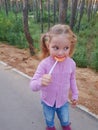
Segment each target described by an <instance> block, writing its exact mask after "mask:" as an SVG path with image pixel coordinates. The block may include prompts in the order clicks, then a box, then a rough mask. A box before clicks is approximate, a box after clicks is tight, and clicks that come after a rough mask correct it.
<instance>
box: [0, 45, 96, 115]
mask: <svg viewBox="0 0 98 130" xmlns="http://www.w3.org/2000/svg"><path fill="white" fill-rule="evenodd" d="M0 60H1V61H4V62H5V63H7V64H8V65H10V66H12V67H14V68H17V69H18V70H20V71H22V72H24V73H25V74H27V75H29V76H33V74H34V72H35V70H36V68H37V66H38V64H39V62H40V60H39V58H38V56H31V55H30V53H29V50H28V49H18V48H16V47H13V46H10V45H6V44H1V43H0ZM76 80H77V85H78V89H79V103H78V104H80V105H82V106H85V107H86V108H88V110H89V111H90V112H92V113H94V114H96V115H98V73H96V72H95V71H93V70H91V69H89V68H78V67H77V68H76Z"/></svg>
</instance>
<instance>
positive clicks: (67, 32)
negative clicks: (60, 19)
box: [41, 24, 77, 58]
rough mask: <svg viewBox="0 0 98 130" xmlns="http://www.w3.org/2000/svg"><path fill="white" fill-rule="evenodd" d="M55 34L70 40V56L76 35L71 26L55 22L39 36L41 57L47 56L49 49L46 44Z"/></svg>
mask: <svg viewBox="0 0 98 130" xmlns="http://www.w3.org/2000/svg"><path fill="white" fill-rule="evenodd" d="M57 35H63V36H65V37H67V38H68V39H69V40H70V43H71V48H70V53H69V55H70V56H72V54H73V52H74V48H75V44H76V42H77V37H76V35H75V34H74V33H73V32H72V30H71V28H70V27H69V26H68V25H63V24H57V25H54V26H53V27H51V28H50V30H49V31H48V32H47V33H45V34H43V35H42V36H41V49H42V58H45V57H47V56H49V50H48V48H47V44H49V43H50V41H51V39H52V37H54V36H57Z"/></svg>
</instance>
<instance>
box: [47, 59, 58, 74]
mask: <svg viewBox="0 0 98 130" xmlns="http://www.w3.org/2000/svg"><path fill="white" fill-rule="evenodd" d="M57 62H58V61H57V60H56V61H55V63H54V64H53V66H52V68H51V69H50V71H49V74H51V73H52V71H53V69H54V68H55V66H56V64H57Z"/></svg>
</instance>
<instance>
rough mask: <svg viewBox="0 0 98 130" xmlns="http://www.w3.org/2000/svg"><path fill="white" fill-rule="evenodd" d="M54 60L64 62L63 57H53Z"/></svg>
mask: <svg viewBox="0 0 98 130" xmlns="http://www.w3.org/2000/svg"><path fill="white" fill-rule="evenodd" d="M54 59H55V60H56V61H60V62H61V61H64V60H65V56H64V57H58V56H54Z"/></svg>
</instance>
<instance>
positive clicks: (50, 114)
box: [42, 102, 70, 127]
mask: <svg viewBox="0 0 98 130" xmlns="http://www.w3.org/2000/svg"><path fill="white" fill-rule="evenodd" d="M42 105H43V112H44V116H45V120H46V125H47V126H48V127H54V117H55V112H56V113H57V116H58V118H59V120H60V123H61V126H67V125H69V124H70V122H69V103H68V102H67V103H65V104H64V105H63V106H61V107H60V108H56V107H55V105H54V106H53V107H50V106H48V105H46V104H45V103H44V102H42Z"/></svg>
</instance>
